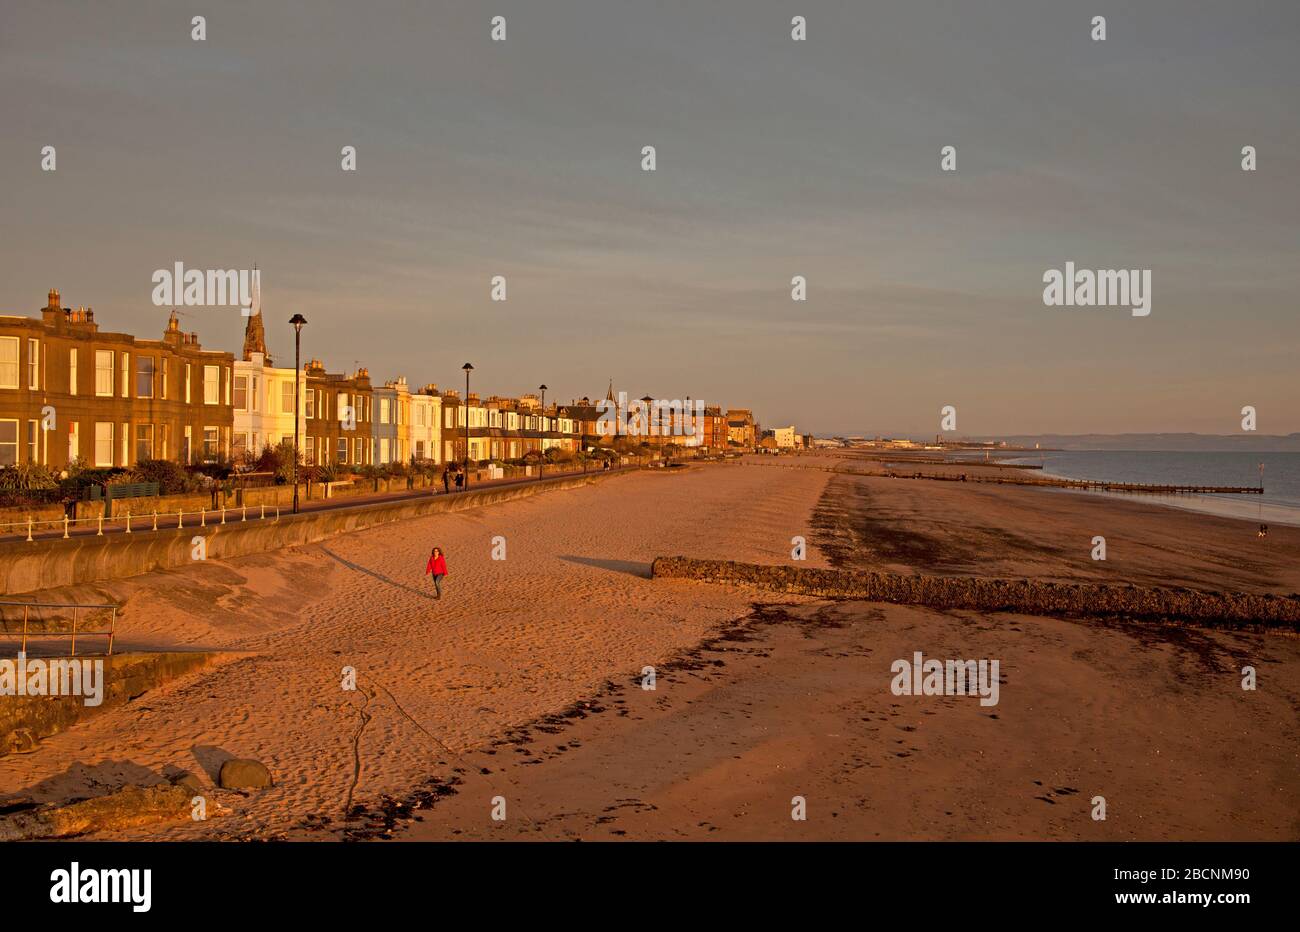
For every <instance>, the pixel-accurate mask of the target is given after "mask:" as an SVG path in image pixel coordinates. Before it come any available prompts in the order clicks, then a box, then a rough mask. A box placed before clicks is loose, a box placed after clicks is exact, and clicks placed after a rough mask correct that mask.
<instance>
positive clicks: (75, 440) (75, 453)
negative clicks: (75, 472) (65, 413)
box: [68, 351, 81, 463]
mask: <svg viewBox="0 0 1300 932" xmlns="http://www.w3.org/2000/svg"><path fill="white" fill-rule="evenodd" d="M74 352H75V351H74ZM80 458H81V432H80V431H79V430H78V429H77V422H76V421H69V422H68V462H69V463H71V462H73V461H74V460H78V459H80Z"/></svg>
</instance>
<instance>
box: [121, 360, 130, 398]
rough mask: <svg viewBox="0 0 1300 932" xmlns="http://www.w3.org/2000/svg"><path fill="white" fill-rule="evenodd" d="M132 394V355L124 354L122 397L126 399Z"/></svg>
mask: <svg viewBox="0 0 1300 932" xmlns="http://www.w3.org/2000/svg"><path fill="white" fill-rule="evenodd" d="M130 393H131V354H130V353H123V354H122V397H123V398H126V397H128V396H129V395H130Z"/></svg>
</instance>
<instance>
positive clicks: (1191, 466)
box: [1006, 450, 1300, 524]
mask: <svg viewBox="0 0 1300 932" xmlns="http://www.w3.org/2000/svg"><path fill="white" fill-rule="evenodd" d="M1006 462H1011V463H1036V464H1041V465H1042V467H1043V474H1044V475H1050V476H1061V477H1063V478H1067V479H1099V480H1103V481H1106V482H1150V483H1158V484H1162V485H1232V486H1243V485H1248V486H1257V485H1259V479H1260V474H1259V466H1260V464H1261V463H1263V464H1264V494H1263V495H1142V496H1140V497H1141V498H1142V499H1143V500H1150V501H1152V502H1159V503H1160V504H1164V505H1172V506H1174V507H1177V508H1190V509H1192V510H1195V511H1205V512H1211V513H1214V514H1220V515H1226V516H1229V517H1236V518H1244V519H1247V520H1259V521H1264V522H1272V523H1276V524H1300V453H1241V452H1231V453H1184V452H1153V451H1127V452H1126V451H1111V450H1067V451H1062V452H1057V453H1036V454H1033V455H1032V456H1030V455H1026V456H1023V457H1021V458H1018V459H1012V460H1007V461H1006ZM1097 494H1118V493H1097ZM1126 497H1130V498H1132V497H1137V496H1131V495H1130V496H1126Z"/></svg>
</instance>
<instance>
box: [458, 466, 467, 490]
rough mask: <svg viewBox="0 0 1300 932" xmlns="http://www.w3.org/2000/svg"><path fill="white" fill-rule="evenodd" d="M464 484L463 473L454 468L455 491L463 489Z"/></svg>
mask: <svg viewBox="0 0 1300 932" xmlns="http://www.w3.org/2000/svg"><path fill="white" fill-rule="evenodd" d="M464 486H465V474H464V473H463V472H461V471H460V470H456V491H457V492H459V491H461V489H463V488H464Z"/></svg>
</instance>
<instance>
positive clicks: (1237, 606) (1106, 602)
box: [651, 557, 1300, 631]
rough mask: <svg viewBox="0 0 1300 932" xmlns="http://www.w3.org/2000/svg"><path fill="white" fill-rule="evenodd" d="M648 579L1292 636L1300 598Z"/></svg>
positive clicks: (801, 571) (860, 575) (697, 564)
mask: <svg viewBox="0 0 1300 932" xmlns="http://www.w3.org/2000/svg"><path fill="white" fill-rule="evenodd" d="M651 575H653V576H654V577H655V578H656V579H658V578H673V579H694V580H698V581H700V582H710V583H730V584H734V585H742V586H751V587H755V588H759V589H766V590H769V591H772V592H789V593H794V594H798V595H811V596H820V597H822V598H829V599H861V600H864V601H868V602H894V603H897V604H900V605H924V606H927V607H929V608H943V609H953V608H964V609H975V610H979V611H986V612H1017V613H1020V614H1025V615H1093V616H1095V615H1122V616H1127V617H1136V618H1168V619H1178V620H1187V621H1198V622H1206V623H1224V622H1226V623H1230V624H1255V625H1265V626H1269V627H1276V628H1285V629H1290V630H1293V631H1296V630H1300V598H1296V597H1294V596H1290V597H1288V596H1272V595H1255V594H1252V593H1246V592H1205V591H1201V590H1196V589H1165V588H1157V587H1147V586H1106V585H1092V584H1088V583H1051V582H1038V581H1035V580H1029V579H985V578H979V577H965V576H904V575H899V574H893V573H868V572H861V571H854V570H826V569H814V568H803V567H793V566H760V565H757V564H754V563H733V562H731V561H728V560H694V559H691V558H689V557H659V558H657V559H656V560H655V561H654V564H653V566H652V569H651Z"/></svg>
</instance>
